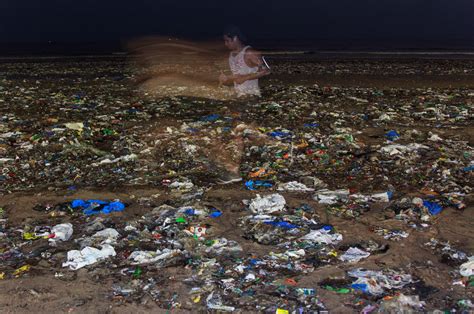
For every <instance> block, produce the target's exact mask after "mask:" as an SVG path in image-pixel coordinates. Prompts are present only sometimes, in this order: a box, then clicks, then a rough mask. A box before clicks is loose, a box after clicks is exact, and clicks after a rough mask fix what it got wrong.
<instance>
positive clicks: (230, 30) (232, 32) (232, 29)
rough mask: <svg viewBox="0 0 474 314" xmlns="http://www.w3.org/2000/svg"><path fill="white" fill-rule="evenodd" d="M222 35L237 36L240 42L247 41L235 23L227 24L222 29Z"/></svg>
mask: <svg viewBox="0 0 474 314" xmlns="http://www.w3.org/2000/svg"><path fill="white" fill-rule="evenodd" d="M224 36H227V37H230V38H234V37H237V38H238V39H239V40H240V41H241V42H243V43H245V42H246V41H247V37H245V35H244V34H243V33H242V32H241V31H240V28H238V27H237V26H235V25H228V26H227V27H226V28H225V29H224Z"/></svg>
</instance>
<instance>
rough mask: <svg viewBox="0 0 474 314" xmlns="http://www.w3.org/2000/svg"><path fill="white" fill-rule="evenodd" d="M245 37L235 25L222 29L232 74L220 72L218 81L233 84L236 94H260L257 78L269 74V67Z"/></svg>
mask: <svg viewBox="0 0 474 314" xmlns="http://www.w3.org/2000/svg"><path fill="white" fill-rule="evenodd" d="M245 42H246V37H245V36H244V35H243V34H242V32H241V31H240V29H239V28H238V27H236V26H229V27H228V28H227V29H226V30H225V31H224V44H225V46H226V47H227V48H228V49H229V50H230V54H229V66H230V70H231V72H232V75H225V74H223V73H222V74H221V75H220V77H219V82H220V83H221V84H224V85H232V84H233V85H234V88H235V92H236V93H237V96H239V97H241V96H260V87H259V86H258V79H259V78H261V77H263V76H265V75H268V74H270V67H269V66H268V64H267V63H266V61H265V59H264V58H263V57H262V55H261V54H260V53H259V52H258V51H256V50H255V49H252V48H251V47H250V46H248V45H246V44H245Z"/></svg>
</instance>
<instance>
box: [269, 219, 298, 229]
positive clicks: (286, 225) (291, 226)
mask: <svg viewBox="0 0 474 314" xmlns="http://www.w3.org/2000/svg"><path fill="white" fill-rule="evenodd" d="M264 223H265V224H267V225H272V226H275V227H279V228H284V229H295V228H299V227H298V226H297V225H294V224H291V223H289V222H287V221H271V220H269V221H264Z"/></svg>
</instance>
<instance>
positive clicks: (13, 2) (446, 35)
mask: <svg viewBox="0 0 474 314" xmlns="http://www.w3.org/2000/svg"><path fill="white" fill-rule="evenodd" d="M228 23H233V24H237V25H240V26H241V28H242V29H243V30H244V31H245V32H246V33H248V35H249V37H250V38H274V39H278V38H294V39H301V38H326V39H331V40H344V39H363V40H369V41H370V40H380V39H383V40H394V41H396V40H412V41H413V40H418V39H420V40H435V41H438V42H443V41H445V42H449V41H453V40H464V41H469V40H474V0H365V1H364V0H359V1H357V0H325V1H318V0H311V1H310V0H308V1H298V0H294V1H291V0H285V1H282V0H265V1H264V0H253V1H249V0H242V1H236V0H234V1H217V0H215V1H210V0H193V1H189V0H141V1H140V0H137V1H126V0H114V1H111V0H55V1H53V0H1V1H0V42H4V43H5V42H32V41H35V42H38V41H49V40H52V41H74V42H85V41H89V42H91V41H94V42H97V41H114V40H119V39H125V38H130V37H135V36H140V35H150V34H174V35H176V36H188V37H196V36H200V35H201V36H202V35H220V32H221V31H222V28H223V26H224V25H225V24H228Z"/></svg>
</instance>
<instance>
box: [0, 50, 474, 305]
mask: <svg viewBox="0 0 474 314" xmlns="http://www.w3.org/2000/svg"><path fill="white" fill-rule="evenodd" d="M275 62H276V67H275V74H278V73H280V74H282V73H283V74H291V73H294V71H300V70H301V71H303V70H304V71H309V69H312V70H314V73H320V74H324V73H331V74H336V75H339V74H344V73H355V72H357V71H360V73H366V72H367V71H369V72H370V71H372V70H371V69H372V68H373V67H379V69H383V70H386V71H387V73H391V74H397V75H398V74H404V75H413V74H423V73H438V74H459V73H464V74H466V75H467V74H472V73H471V72H472V71H471V70H466V71H467V72H466V71H463V70H462V69H463V68H464V66H461V65H460V64H458V63H457V62H456V61H452V62H453V63H452V64H451V65H453V66H452V67H450V66H446V65H444V64H440V63H438V62H433V63H427V64H424V65H423V68H420V65H419V64H416V63H411V62H408V61H406V62H405V63H403V64H399V65H398V66H396V67H395V66H393V67H392V66H387V64H386V63H384V62H381V61H366V62H362V61H360V62H352V61H351V62H343V61H341V62H332V61H331V62H330V64H328V63H327V62H326V61H324V62H321V63H311V65H308V64H307V63H300V62H297V61H291V60H286V61H285V60H283V61H282V60H278V59H276V60H275ZM125 64H126V63H125V61H124V60H121V61H120V60H119V61H117V60H116V61H106V60H104V61H101V62H100V61H97V62H92V63H90V64H89V63H86V62H84V63H80V64H79V65H78V64H77V63H75V62H73V61H71V62H70V63H68V62H67V61H64V64H63V70H64V71H62V72H61V71H58V70H57V67H54V66H52V65H51V64H49V63H48V62H43V63H31V64H29V65H27V64H25V63H22V62H18V63H2V64H1V65H0V68H3V69H4V70H5V73H7V74H6V75H5V76H2V78H1V81H0V82H1V85H2V86H1V88H0V170H1V171H0V195H1V196H5V199H6V198H7V196H8V195H16V194H15V193H30V192H31V193H36V191H40V192H39V193H45V192H47V191H49V192H54V193H63V194H64V195H65V196H64V200H62V201H60V202H57V203H48V202H37V203H34V204H31V206H30V207H28V206H26V207H25V208H22V209H21V210H24V211H28V212H31V213H34V215H32V217H33V218H31V217H30V218H28V219H11V217H14V216H15V214H16V213H15V211H17V210H18V208H16V207H15V206H16V205H14V204H13V203H11V202H10V203H8V204H6V203H3V201H2V202H0V261H2V265H1V266H0V280H14V279H16V278H28V277H35V276H50V277H51V278H55V279H57V280H64V281H71V282H73V281H75V280H76V278H77V276H78V275H77V274H78V273H86V274H87V276H88V278H89V279H91V278H92V279H91V280H95V281H96V282H97V283H100V282H101V281H102V280H105V279H111V281H113V286H112V288H111V289H110V294H109V295H108V297H109V298H110V300H111V302H117V303H121V302H122V303H125V302H137V303H139V302H142V301H143V300H145V299H147V300H153V301H154V302H155V303H156V304H158V306H159V307H160V308H162V309H168V310H171V309H176V308H182V309H186V310H190V311H218V312H223V311H224V312H232V311H240V312H247V311H261V312H269V313H290V312H295V313H306V312H315V311H325V310H328V311H330V310H331V308H329V306H328V305H327V304H329V303H331V302H330V301H331V300H332V299H331V300H328V298H331V297H334V296H336V297H339V296H340V295H349V296H350V297H349V296H348V299H345V300H344V301H341V300H339V299H337V300H338V303H339V302H341V303H342V302H346V303H347V302H349V301H347V300H349V298H352V299H351V300H354V301H355V305H354V304H352V303H351V306H352V307H353V308H354V309H356V310H357V311H362V312H363V313H370V312H374V311H379V312H385V311H411V310H414V311H426V310H428V309H434V308H435V307H436V308H443V309H447V308H449V309H454V308H455V309H458V310H461V311H469V310H472V308H473V305H472V302H471V300H470V299H469V298H470V297H471V296H472V294H469V293H470V290H469V289H471V288H472V286H473V285H474V274H473V269H474V261H473V257H472V256H471V255H472V252H468V250H466V252H463V251H462V250H458V249H455V248H454V244H452V243H450V242H448V241H441V240H437V239H435V238H434V239H432V240H431V241H429V242H428V243H426V244H425V245H423V244H421V245H420V247H421V248H420V249H422V250H425V251H427V252H430V253H429V254H432V255H433V257H436V258H433V260H435V263H441V264H443V265H444V266H446V267H449V269H450V271H449V272H448V271H445V270H444V271H443V275H444V276H445V277H443V278H446V277H448V278H451V279H452V281H453V283H452V285H454V286H455V288H456V289H462V290H459V291H458V290H456V291H455V292H453V295H454V297H453V298H451V297H450V298H451V299H450V300H447V298H446V300H447V301H446V300H443V302H444V301H446V302H445V303H441V300H440V299H434V300H432V299H428V297H427V295H425V294H422V293H421V292H420V293H418V292H419V291H421V290H420V289H418V290H417V288H416V287H417V285H420V284H423V285H424V281H423V280H422V278H419V276H415V273H416V272H417V269H416V267H415V266H416V263H414V264H413V265H411V264H410V265H400V267H399V268H398V269H395V268H393V267H385V263H390V262H387V260H386V259H384V258H385V257H386V256H387V254H392V253H391V249H392V248H394V247H395V248H397V249H398V250H400V251H397V252H404V251H403V248H404V245H406V244H407V243H409V245H414V243H417V242H416V241H417V239H418V237H420V239H421V238H422V237H425V238H424V239H425V241H426V240H427V239H426V237H432V236H433V233H434V232H435V231H437V230H438V228H439V225H437V224H438V223H440V221H442V219H443V217H445V216H446V215H453V213H454V214H461V213H463V212H464V211H468V210H470V206H471V202H472V192H473V191H472V175H473V170H474V159H473V156H474V149H473V146H472V145H473V142H472V139H470V138H469V134H470V133H469V129H470V128H472V119H473V117H474V111H473V109H474V107H473V104H472V97H473V96H474V94H473V92H472V90H470V89H467V88H389V87H386V88H383V89H379V88H362V87H336V86H318V85H312V86H308V85H287V84H278V81H271V83H267V84H266V86H265V88H264V89H263V97H262V98H258V99H252V100H248V99H247V100H246V99H244V100H242V99H240V100H230V99H223V98H218V97H213V95H212V94H207V98H196V97H187V96H182V95H183V94H185V93H184V90H183V89H180V88H176V87H174V88H169V89H171V90H172V92H173V93H171V94H172V95H170V94H166V95H161V97H159V98H156V96H157V94H160V93H162V92H164V90H160V91H159V92H157V94H153V95H152V94H150V93H148V92H146V91H143V90H136V88H135V87H134V86H133V85H132V84H131V83H132V82H133V81H134V80H136V79H138V77H139V76H140V75H143V74H146V71H147V70H146V69H136V68H133V67H126V66H125ZM124 68H125V69H126V70H123V69H124ZM26 69H28V70H26ZM118 69H122V70H118ZM195 70H196V71H197V70H198V67H197V68H196V69H195ZM290 72H291V73H290ZM71 73H73V74H74V75H71ZM44 77H50V78H51V80H50V81H48V82H45V81H44V80H42V79H41V78H44ZM198 88H199V87H198ZM203 88H204V87H203ZM204 92H206V90H205V89H204ZM223 161H224V162H229V161H233V162H236V163H238V164H239V165H240V166H239V173H240V176H241V177H242V179H243V181H242V182H239V183H235V184H233V185H230V186H228V187H225V188H223V189H222V190H220V188H217V187H216V181H217V180H216V178H218V177H219V176H220V175H221V173H222V170H223V167H222V164H223ZM143 187H146V188H147V189H150V190H152V193H155V194H154V195H156V197H148V198H147V197H143V198H140V197H137V198H130V199H126V200H120V199H113V198H114V197H111V199H109V198H101V197H97V199H96V198H95V197H94V198H91V199H89V198H84V199H77V198H75V197H73V196H71V195H74V194H75V193H76V192H80V191H83V190H85V189H91V190H94V192H95V193H96V195H97V194H99V195H100V193H101V191H103V190H104V188H105V189H107V191H123V192H126V191H135V190H139V189H142V188H143ZM32 191H35V192H32ZM213 191H214V192H215V191H219V192H222V194H218V195H220V196H215V195H214V196H213V197H215V199H218V200H219V201H218V202H217V203H216V202H214V201H215V199H214V200H213V202H214V203H213V202H210V201H209V199H208V198H209V197H210V196H209V195H212V192H213ZM223 191H224V192H223ZM130 193H132V192H130ZM226 193H228V194H226ZM18 195H20V194H18ZM22 195H23V194H22ZM229 195H232V197H228V196H229ZM235 195H238V197H235ZM235 199H238V201H236V200H235ZM12 204H13V205H12ZM137 213H139V214H137ZM374 217H376V218H374ZM374 219H375V220H374ZM386 222H390V226H389V225H388V224H386ZM394 225H395V226H394ZM351 228H358V229H357V230H359V231H360V233H361V234H360V237H359V238H361V237H362V236H364V240H360V239H358V240H355V238H354V239H352V238H351V236H346V232H347V231H352V233H351V234H352V236H353V235H354V234H355V232H354V230H352V229H351ZM359 231H357V232H359ZM372 236H373V237H372ZM428 239H429V238H428ZM423 243H424V242H423ZM458 244H459V243H457V244H456V246H457V245H458ZM430 263H431V262H430ZM366 265H368V269H365V268H364V267H366ZM426 265H428V266H430V265H431V266H433V264H432V263H431V264H426ZM426 265H424V266H426ZM375 266H380V267H375ZM424 266H423V267H424ZM431 266H430V267H431ZM325 267H327V268H331V267H333V268H338V269H340V270H342V271H345V272H346V276H345V277H344V278H328V279H326V280H324V281H321V282H319V284H318V281H320V278H319V277H317V276H319V275H315V272H317V271H319V270H321V269H325ZM437 271H438V272H440V270H439V269H438V270H437ZM418 275H419V272H418ZM312 276H314V277H312ZM315 278H317V279H315ZM439 280H441V279H439ZM426 281H428V280H426ZM308 282H310V283H308ZM450 286H451V283H450ZM445 288H446V286H445ZM444 290H446V291H448V288H446V289H444ZM430 291H434V289H432V290H430ZM433 293H434V292H433ZM449 293H451V290H450V291H448V292H446V294H445V295H444V296H448V295H449ZM328 295H329V297H328ZM460 295H465V297H463V298H460V297H459V296H460ZM438 297H439V296H436V298H438ZM328 301H329V302H328ZM430 302H431V303H430ZM349 303H350V302H349ZM333 304H334V303H333ZM432 304H434V305H432Z"/></svg>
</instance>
